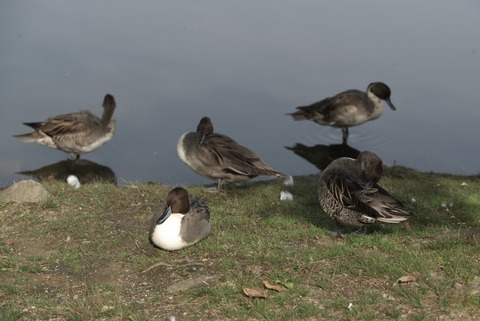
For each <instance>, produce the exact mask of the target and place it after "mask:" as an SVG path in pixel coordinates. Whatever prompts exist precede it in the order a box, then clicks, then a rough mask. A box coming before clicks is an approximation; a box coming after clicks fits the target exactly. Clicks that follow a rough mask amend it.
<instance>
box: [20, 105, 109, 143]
mask: <svg viewBox="0 0 480 321" xmlns="http://www.w3.org/2000/svg"><path fill="white" fill-rule="evenodd" d="M24 124H25V125H27V126H30V127H32V128H33V129H35V130H36V131H39V132H42V133H44V134H46V135H47V136H50V137H55V136H64V135H75V134H77V133H83V132H86V131H92V130H97V129H99V128H101V122H100V119H99V118H98V117H97V116H95V115H94V114H92V113H91V112H89V111H87V110H83V111H80V112H78V113H70V114H64V115H58V116H55V117H51V118H48V119H47V120H46V121H44V122H36V123H24Z"/></svg>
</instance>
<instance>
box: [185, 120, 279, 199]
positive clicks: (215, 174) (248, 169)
mask: <svg viewBox="0 0 480 321" xmlns="http://www.w3.org/2000/svg"><path fill="white" fill-rule="evenodd" d="M177 153H178V156H179V157H180V159H181V160H182V161H183V162H184V163H185V164H186V165H187V166H188V167H190V168H191V169H192V170H193V171H194V172H195V173H197V174H199V175H201V176H203V177H206V178H209V179H212V180H217V183H218V184H217V191H220V190H221V189H222V184H223V183H224V182H229V183H231V182H242V181H247V180H249V179H251V178H254V177H256V176H259V175H266V176H275V177H279V176H284V175H283V174H282V173H280V172H279V171H277V170H275V169H273V168H272V167H270V165H268V164H267V163H266V162H265V161H263V159H261V158H260V156H258V155H257V154H255V153H254V152H252V151H251V150H250V149H248V148H246V147H244V146H242V145H240V144H238V143H237V142H236V141H234V140H233V139H232V138H230V137H228V136H226V135H222V134H219V133H214V132H213V125H212V122H211V120H210V118H208V117H203V118H202V119H201V120H200V123H199V124H198V126H197V131H196V132H187V133H185V134H183V135H182V136H181V137H180V139H179V140H178V144H177Z"/></svg>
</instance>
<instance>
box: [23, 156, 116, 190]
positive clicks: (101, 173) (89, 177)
mask: <svg viewBox="0 0 480 321" xmlns="http://www.w3.org/2000/svg"><path fill="white" fill-rule="evenodd" d="M17 174H20V175H26V176H30V177H32V178H35V179H37V180H40V181H52V180H56V181H63V182H66V181H67V177H68V176H70V175H75V176H76V177H77V178H78V180H79V182H80V183H81V184H86V183H95V182H103V183H110V184H114V185H116V184H117V177H116V175H115V172H114V171H113V170H112V169H111V168H110V167H107V166H103V165H100V164H97V163H95V162H92V161H89V160H88V159H78V160H74V161H73V160H63V161H60V162H57V163H54V164H50V165H46V166H43V167H40V168H38V169H34V170H27V171H22V172H18V173H17Z"/></svg>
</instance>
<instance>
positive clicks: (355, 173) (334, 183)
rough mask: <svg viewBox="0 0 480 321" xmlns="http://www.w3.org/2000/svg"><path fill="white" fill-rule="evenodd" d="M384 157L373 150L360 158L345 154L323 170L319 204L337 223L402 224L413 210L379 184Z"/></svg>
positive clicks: (349, 224)
mask: <svg viewBox="0 0 480 321" xmlns="http://www.w3.org/2000/svg"><path fill="white" fill-rule="evenodd" d="M382 174H383V162H382V160H381V159H380V158H379V157H378V156H377V155H376V154H374V153H372V152H368V151H365V152H361V153H360V155H359V156H358V158H357V159H353V158H347V157H342V158H338V159H336V160H334V161H332V162H331V163H330V165H329V166H327V168H326V169H325V170H324V171H323V172H322V174H321V176H320V182H319V187H318V198H319V201H320V204H321V206H322V208H323V210H324V211H325V213H327V215H328V216H329V217H330V218H332V219H333V220H334V221H335V222H336V224H337V226H338V225H340V226H342V225H344V226H350V227H363V226H365V225H368V224H372V223H376V222H385V223H400V222H403V221H405V220H407V219H408V217H409V216H410V215H412V213H409V212H406V211H404V210H403V209H402V203H401V202H400V201H398V200H397V199H395V198H394V197H393V196H392V195H390V193H388V192H387V191H386V190H384V189H383V188H382V187H380V186H379V185H378V181H379V180H380V178H381V177H382Z"/></svg>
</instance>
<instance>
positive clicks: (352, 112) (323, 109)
mask: <svg viewBox="0 0 480 321" xmlns="http://www.w3.org/2000/svg"><path fill="white" fill-rule="evenodd" d="M390 95H391V91H390V88H389V87H388V86H387V85H385V84H384V83H382V82H373V83H371V84H370V85H368V87H367V91H366V92H363V91H360V90H356V89H350V90H347V91H344V92H341V93H339V94H337V95H335V96H333V97H328V98H325V99H323V100H321V101H319V102H316V103H313V104H311V105H309V106H301V107H297V109H298V111H296V112H294V113H290V114H287V115H291V116H292V117H293V119H294V120H305V119H309V120H313V121H314V122H316V123H317V124H320V125H327V126H332V127H340V128H342V134H343V135H342V136H343V139H342V140H343V144H346V143H347V140H348V128H349V127H352V126H357V125H360V124H363V123H365V122H367V121H369V120H373V119H377V118H378V117H380V116H381V115H382V113H383V103H382V100H384V101H385V102H386V103H387V104H388V106H390V108H391V109H392V110H396V108H395V106H394V105H393V104H392V102H391V100H390Z"/></svg>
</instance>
